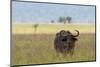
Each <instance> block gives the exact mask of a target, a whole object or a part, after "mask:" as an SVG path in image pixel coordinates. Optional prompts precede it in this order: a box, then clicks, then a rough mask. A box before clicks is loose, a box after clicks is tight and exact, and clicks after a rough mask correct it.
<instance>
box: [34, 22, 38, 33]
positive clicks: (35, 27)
mask: <svg viewBox="0 0 100 67" xmlns="http://www.w3.org/2000/svg"><path fill="white" fill-rule="evenodd" d="M38 26H39V24H34V25H33V27H34V32H36V31H37V27H38Z"/></svg>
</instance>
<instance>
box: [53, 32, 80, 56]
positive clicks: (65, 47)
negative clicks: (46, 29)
mask: <svg viewBox="0 0 100 67" xmlns="http://www.w3.org/2000/svg"><path fill="white" fill-rule="evenodd" d="M75 31H76V32H77V34H76V35H73V34H72V33H71V32H70V31H65V30H61V31H60V32H58V33H56V37H55V40H54V48H55V50H56V51H57V52H59V53H62V54H63V55H65V54H70V55H73V52H74V48H75V42H76V41H77V38H76V37H78V36H79V31H78V30H75Z"/></svg>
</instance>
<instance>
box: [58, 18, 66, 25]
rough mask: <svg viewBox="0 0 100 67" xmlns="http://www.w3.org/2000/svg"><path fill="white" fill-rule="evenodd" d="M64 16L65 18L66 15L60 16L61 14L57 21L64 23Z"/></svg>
mask: <svg viewBox="0 0 100 67" xmlns="http://www.w3.org/2000/svg"><path fill="white" fill-rule="evenodd" d="M66 18H67V17H61V16H60V17H59V20H58V21H59V22H60V23H64V24H65V23H66V21H67V19H66Z"/></svg>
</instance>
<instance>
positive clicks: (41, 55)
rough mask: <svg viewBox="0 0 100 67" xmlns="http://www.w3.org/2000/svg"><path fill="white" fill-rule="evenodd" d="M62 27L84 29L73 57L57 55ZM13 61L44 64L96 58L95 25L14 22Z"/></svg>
mask: <svg viewBox="0 0 100 67" xmlns="http://www.w3.org/2000/svg"><path fill="white" fill-rule="evenodd" d="M61 29H65V30H71V31H72V32H74V30H75V29H77V30H79V31H80V33H81V34H80V36H79V37H78V41H77V42H76V47H75V52H74V55H73V56H72V57H70V56H66V57H63V56H62V55H59V56H57V54H56V52H55V50H54V48H53V47H54V44H53V42H54V38H55V33H56V32H57V31H59V30H61ZM12 33H13V34H12V65H26V64H44V63H60V62H75V61H94V60H96V59H95V26H94V25H72V24H71V25H47V24H46V25H44V24H43V25H39V27H38V28H37V31H36V33H35V34H34V27H33V26H32V25H31V24H29V25H22V24H21V25H13V27H12Z"/></svg>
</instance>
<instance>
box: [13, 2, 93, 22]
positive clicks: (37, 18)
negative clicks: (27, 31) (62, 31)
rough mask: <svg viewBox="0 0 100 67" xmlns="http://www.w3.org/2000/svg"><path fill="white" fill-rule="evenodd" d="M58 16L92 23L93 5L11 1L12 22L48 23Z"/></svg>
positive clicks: (55, 19) (73, 20)
mask: <svg viewBox="0 0 100 67" xmlns="http://www.w3.org/2000/svg"><path fill="white" fill-rule="evenodd" d="M60 16H66V17H67V16H70V17H72V22H80V23H94V22H95V6H79V5H68V4H66V5H64V4H47V3H35V2H17V1H13V2H12V21H13V23H15V22H17V23H29V22H32V23H37V22H38V23H50V21H51V20H54V21H55V22H57V21H58V18H59V17H60Z"/></svg>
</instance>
